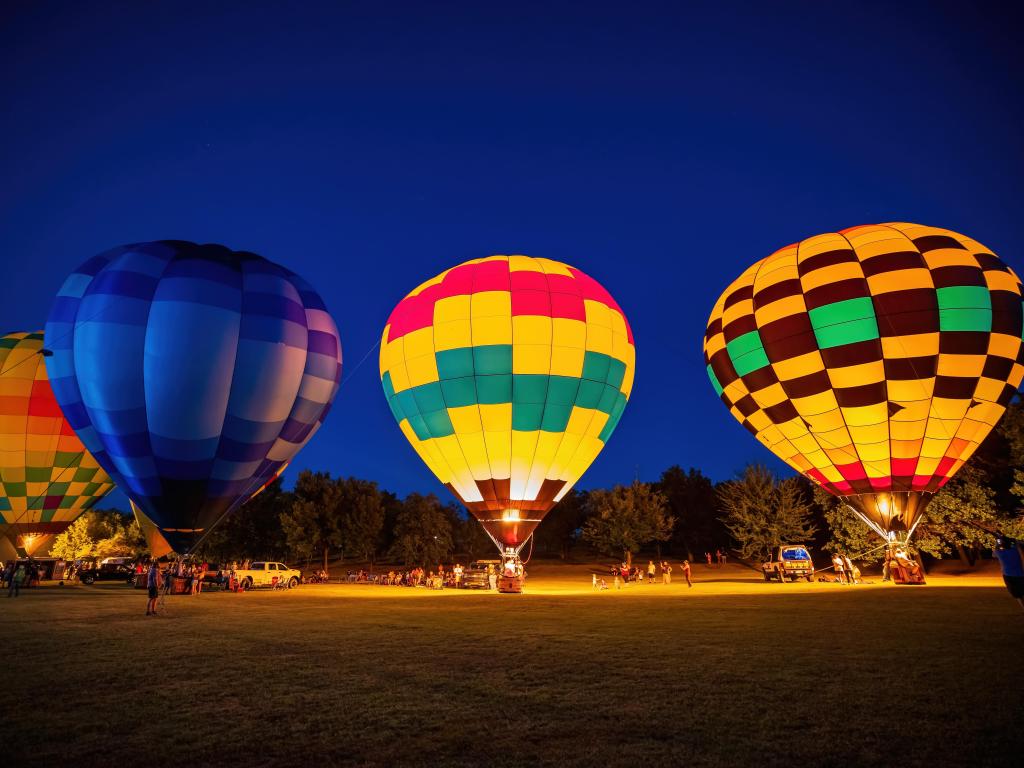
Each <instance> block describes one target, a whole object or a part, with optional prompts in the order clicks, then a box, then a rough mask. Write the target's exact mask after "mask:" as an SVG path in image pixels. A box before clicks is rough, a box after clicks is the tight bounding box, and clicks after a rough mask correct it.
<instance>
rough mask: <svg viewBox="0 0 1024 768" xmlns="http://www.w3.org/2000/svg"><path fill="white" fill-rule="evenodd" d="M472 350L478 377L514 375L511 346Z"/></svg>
mask: <svg viewBox="0 0 1024 768" xmlns="http://www.w3.org/2000/svg"><path fill="white" fill-rule="evenodd" d="M471 349H472V350H473V372H474V373H475V374H476V375H477V376H493V375H496V374H504V373H509V374H510V373H512V345H511V344H487V345H484V346H482V347H471ZM505 402H508V401H507V400H506V401H505Z"/></svg>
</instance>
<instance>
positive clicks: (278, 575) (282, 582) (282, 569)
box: [235, 562, 302, 589]
mask: <svg viewBox="0 0 1024 768" xmlns="http://www.w3.org/2000/svg"><path fill="white" fill-rule="evenodd" d="M235 578H236V579H237V580H238V583H239V584H240V585H241V586H242V588H243V589H254V588H256V587H277V586H281V587H287V588H288V589H291V588H292V587H297V586H299V584H300V583H301V582H302V571H297V570H295V569H294V568H289V567H288V566H287V565H285V564H284V563H270V562H256V563H251V564H250V566H249V567H248V568H245V569H239V570H237V571H235Z"/></svg>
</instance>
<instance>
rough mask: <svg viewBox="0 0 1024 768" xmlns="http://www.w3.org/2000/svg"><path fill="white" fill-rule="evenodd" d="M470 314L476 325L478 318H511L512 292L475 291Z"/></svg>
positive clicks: (471, 300)
mask: <svg viewBox="0 0 1024 768" xmlns="http://www.w3.org/2000/svg"><path fill="white" fill-rule="evenodd" d="M470 314H471V317H472V318H473V322H474V325H475V323H476V321H477V319H481V318H494V317H498V318H511V317H512V294H511V293H509V292H508V291H480V292H479V293H474V294H473V295H472V298H471V299H470ZM510 327H511V326H510ZM507 343H510V342H507Z"/></svg>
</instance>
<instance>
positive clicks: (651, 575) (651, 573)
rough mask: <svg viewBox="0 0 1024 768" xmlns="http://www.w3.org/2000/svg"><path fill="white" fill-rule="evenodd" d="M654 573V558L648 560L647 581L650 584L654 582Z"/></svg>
mask: <svg viewBox="0 0 1024 768" xmlns="http://www.w3.org/2000/svg"><path fill="white" fill-rule="evenodd" d="M654 573H655V568H654V561H653V560H648V561H647V583H648V584H653V583H654Z"/></svg>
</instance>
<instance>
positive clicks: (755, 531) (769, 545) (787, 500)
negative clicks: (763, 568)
mask: <svg viewBox="0 0 1024 768" xmlns="http://www.w3.org/2000/svg"><path fill="white" fill-rule="evenodd" d="M717 491H718V499H719V503H720V505H721V508H722V510H723V511H724V512H725V516H724V517H723V518H722V522H724V523H725V527H726V528H727V529H728V530H729V533H730V535H731V536H732V537H733V539H734V540H735V541H736V544H737V545H738V551H739V553H740V557H743V558H745V559H748V560H749V559H755V558H764V557H767V556H769V555H770V554H771V552H772V550H773V549H775V547H777V546H779V545H782V544H804V543H806V542H807V541H808V540H809V539H810V538H811V537H812V536H813V535H814V532H815V527H814V526H813V525H812V524H811V521H810V516H811V504H810V503H809V500H808V498H807V494H806V491H805V488H804V485H803V483H802V482H801V481H800V478H796V477H790V478H787V479H785V480H782V481H776V479H775V476H774V475H772V473H771V472H769V471H768V469H767V468H765V467H763V466H760V465H755V464H751V465H749V466H748V467H747V468H746V469H745V470H744V472H743V474H742V475H740V477H738V478H737V479H735V480H729V481H727V482H724V483H721V484H720V485H719V486H718V488H717Z"/></svg>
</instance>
